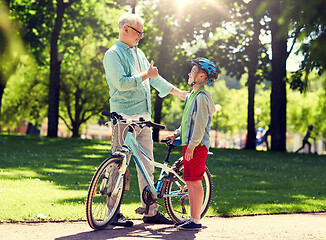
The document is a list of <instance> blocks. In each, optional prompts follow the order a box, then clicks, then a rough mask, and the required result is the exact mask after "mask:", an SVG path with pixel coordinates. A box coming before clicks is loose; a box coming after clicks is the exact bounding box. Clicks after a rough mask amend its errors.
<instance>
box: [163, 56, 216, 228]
mask: <svg viewBox="0 0 326 240" xmlns="http://www.w3.org/2000/svg"><path fill="white" fill-rule="evenodd" d="M189 62H190V63H191V64H192V69H191V72H190V73H189V74H188V76H189V79H188V84H189V85H190V86H191V87H193V90H192V91H191V92H190V93H188V95H187V97H186V100H185V107H184V111H183V116H182V122H181V126H180V127H179V128H178V129H177V130H176V131H175V132H174V134H173V135H172V136H168V137H167V138H169V139H171V140H172V142H173V141H174V139H175V138H176V137H178V136H181V143H182V145H183V149H182V150H183V165H184V179H185V181H186V183H187V186H188V194H189V204H190V213H191V218H190V219H186V220H184V221H182V222H179V223H176V224H175V226H176V227H177V228H178V229H181V230H200V229H201V228H202V224H201V221H200V214H201V206H202V203H203V197H204V191H203V186H202V183H201V182H202V180H203V174H204V172H205V161H206V158H207V153H208V148H209V129H210V126H211V122H212V116H213V113H214V112H215V105H214V102H213V99H212V97H211V95H210V93H209V92H208V91H206V90H204V86H205V85H207V84H208V85H210V84H212V83H213V82H214V81H215V80H216V78H217V76H218V69H217V67H216V66H215V64H214V63H213V62H211V61H209V60H207V59H206V58H196V59H192V60H190V61H189Z"/></svg>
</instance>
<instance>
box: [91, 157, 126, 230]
mask: <svg viewBox="0 0 326 240" xmlns="http://www.w3.org/2000/svg"><path fill="white" fill-rule="evenodd" d="M121 162H122V159H120V158H117V157H111V158H109V159H106V160H105V161H104V162H103V163H102V164H101V165H100V167H99V168H98V169H97V171H96V172H95V174H94V176H93V178H92V181H91V184H90V186H89V189H88V193H87V198H86V216H87V222H88V224H89V226H90V227H91V228H93V229H95V230H102V229H105V228H106V227H107V226H108V224H109V223H110V222H111V221H112V219H113V217H114V216H115V214H116V213H117V211H118V210H119V207H120V204H121V201H122V198H123V193H124V188H125V177H123V179H122V181H121V180H119V169H120V167H121ZM117 181H121V183H120V186H119V190H118V193H117V194H116V195H112V191H113V188H114V187H115V185H116V183H117Z"/></svg>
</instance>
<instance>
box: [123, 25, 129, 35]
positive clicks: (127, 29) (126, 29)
mask: <svg viewBox="0 0 326 240" xmlns="http://www.w3.org/2000/svg"><path fill="white" fill-rule="evenodd" d="M123 31H124V32H125V33H128V31H129V28H128V26H127V25H126V26H124V27H123Z"/></svg>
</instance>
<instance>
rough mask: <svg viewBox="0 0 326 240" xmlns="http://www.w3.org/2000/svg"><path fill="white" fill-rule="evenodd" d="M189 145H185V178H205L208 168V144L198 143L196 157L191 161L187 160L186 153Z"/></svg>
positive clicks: (183, 150) (183, 151)
mask: <svg viewBox="0 0 326 240" xmlns="http://www.w3.org/2000/svg"><path fill="white" fill-rule="evenodd" d="M187 148H188V145H185V146H183V148H182V156H183V166H184V180H185V181H198V180H203V175H204V173H205V169H206V158H207V154H208V149H207V148H206V146H205V145H204V146H201V145H198V146H197V147H195V150H194V157H193V159H191V160H190V161H187V160H185V153H186V150H187Z"/></svg>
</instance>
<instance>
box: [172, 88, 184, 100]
mask: <svg viewBox="0 0 326 240" xmlns="http://www.w3.org/2000/svg"><path fill="white" fill-rule="evenodd" d="M170 93H171V94H172V95H174V96H178V97H179V98H180V99H181V100H185V99H186V96H187V93H188V91H181V90H180V89H178V88H173V89H172V90H171V92H170Z"/></svg>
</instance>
